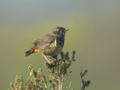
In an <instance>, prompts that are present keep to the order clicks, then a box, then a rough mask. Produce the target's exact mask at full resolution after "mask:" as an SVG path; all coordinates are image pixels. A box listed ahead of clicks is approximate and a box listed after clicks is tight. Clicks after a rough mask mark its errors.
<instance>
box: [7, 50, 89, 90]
mask: <svg viewBox="0 0 120 90" xmlns="http://www.w3.org/2000/svg"><path fill="white" fill-rule="evenodd" d="M75 54H76V52H75V51H73V52H72V56H71V57H70V55H69V52H66V53H64V52H61V54H60V58H57V60H55V62H54V63H53V64H48V63H46V68H47V71H48V73H49V75H45V74H44V72H43V70H42V69H41V68H39V69H38V70H35V69H34V67H33V66H32V65H29V67H28V70H29V75H28V77H27V78H23V77H22V76H16V78H15V81H14V83H11V84H10V87H9V89H8V90H62V88H63V84H64V79H65V77H64V76H65V75H66V74H67V73H68V69H69V68H70V66H71V65H72V63H73V62H74V61H76V60H75ZM86 73H87V70H85V71H84V72H83V71H81V73H80V77H81V83H82V87H81V90H85V87H87V86H88V85H89V84H90V81H89V80H88V81H86V80H84V76H85V75H86ZM70 90H75V89H74V88H70Z"/></svg>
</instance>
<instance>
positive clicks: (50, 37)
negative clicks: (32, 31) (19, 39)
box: [33, 34, 55, 46]
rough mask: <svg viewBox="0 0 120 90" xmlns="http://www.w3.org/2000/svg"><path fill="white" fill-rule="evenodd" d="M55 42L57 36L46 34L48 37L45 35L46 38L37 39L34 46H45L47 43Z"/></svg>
mask: <svg viewBox="0 0 120 90" xmlns="http://www.w3.org/2000/svg"><path fill="white" fill-rule="evenodd" d="M54 40H55V36H53V35H50V34H46V35H44V36H42V37H39V38H37V39H36V40H35V41H34V42H33V44H34V45H39V46H43V45H45V44H47V43H52V42H54Z"/></svg>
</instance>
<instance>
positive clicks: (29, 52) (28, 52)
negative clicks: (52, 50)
mask: <svg viewBox="0 0 120 90" xmlns="http://www.w3.org/2000/svg"><path fill="white" fill-rule="evenodd" d="M32 53H34V50H33V49H30V50H28V51H26V52H25V56H29V55H31V54H32Z"/></svg>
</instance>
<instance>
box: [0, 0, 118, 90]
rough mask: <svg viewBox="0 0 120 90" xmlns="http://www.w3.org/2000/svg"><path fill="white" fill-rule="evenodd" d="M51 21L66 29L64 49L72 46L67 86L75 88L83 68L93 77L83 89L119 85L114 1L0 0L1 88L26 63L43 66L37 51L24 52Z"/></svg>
mask: <svg viewBox="0 0 120 90" xmlns="http://www.w3.org/2000/svg"><path fill="white" fill-rule="evenodd" d="M56 26H63V27H65V28H67V29H70V31H69V32H67V35H66V42H65V46H64V49H63V50H64V51H72V50H76V51H77V56H76V58H77V61H76V62H75V63H74V64H73V65H72V68H71V69H72V71H73V73H72V74H71V75H70V76H69V79H70V80H72V87H73V88H75V90H79V86H80V76H79V73H80V70H81V69H80V68H81V67H83V68H87V69H88V71H89V72H88V75H87V79H90V80H91V81H92V84H91V85H90V87H88V88H87V90H120V87H119V84H120V77H119V76H120V1H119V0H0V90H7V89H8V87H9V83H10V82H11V81H14V78H15V76H16V75H17V74H18V75H21V74H23V75H24V74H25V73H26V71H27V67H28V65H29V64H33V65H34V67H35V68H38V67H40V66H42V65H43V61H44V58H43V57H42V56H41V55H39V54H33V55H31V56H29V57H25V51H26V50H28V49H30V48H31V47H32V42H33V41H34V39H35V38H37V37H38V36H40V35H43V34H45V33H47V32H49V31H51V30H52V29H53V28H54V27H56ZM78 62H79V63H78Z"/></svg>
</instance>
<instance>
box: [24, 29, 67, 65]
mask: <svg viewBox="0 0 120 90" xmlns="http://www.w3.org/2000/svg"><path fill="white" fill-rule="evenodd" d="M66 31H68V30H67V29H65V28H63V27H56V28H55V29H54V30H53V31H51V32H49V33H47V34H45V35H43V36H41V37H39V38H37V39H36V40H35V41H34V43H33V44H34V46H33V47H32V48H31V49H30V50H28V51H27V52H26V53H25V55H26V56H29V55H31V54H32V53H40V54H41V55H42V56H44V58H45V60H46V61H47V63H48V64H52V63H53V60H54V59H56V58H57V56H58V54H59V53H60V52H61V51H62V48H63V46H64V40H65V33H66ZM48 57H49V58H48ZM50 58H52V59H50Z"/></svg>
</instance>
